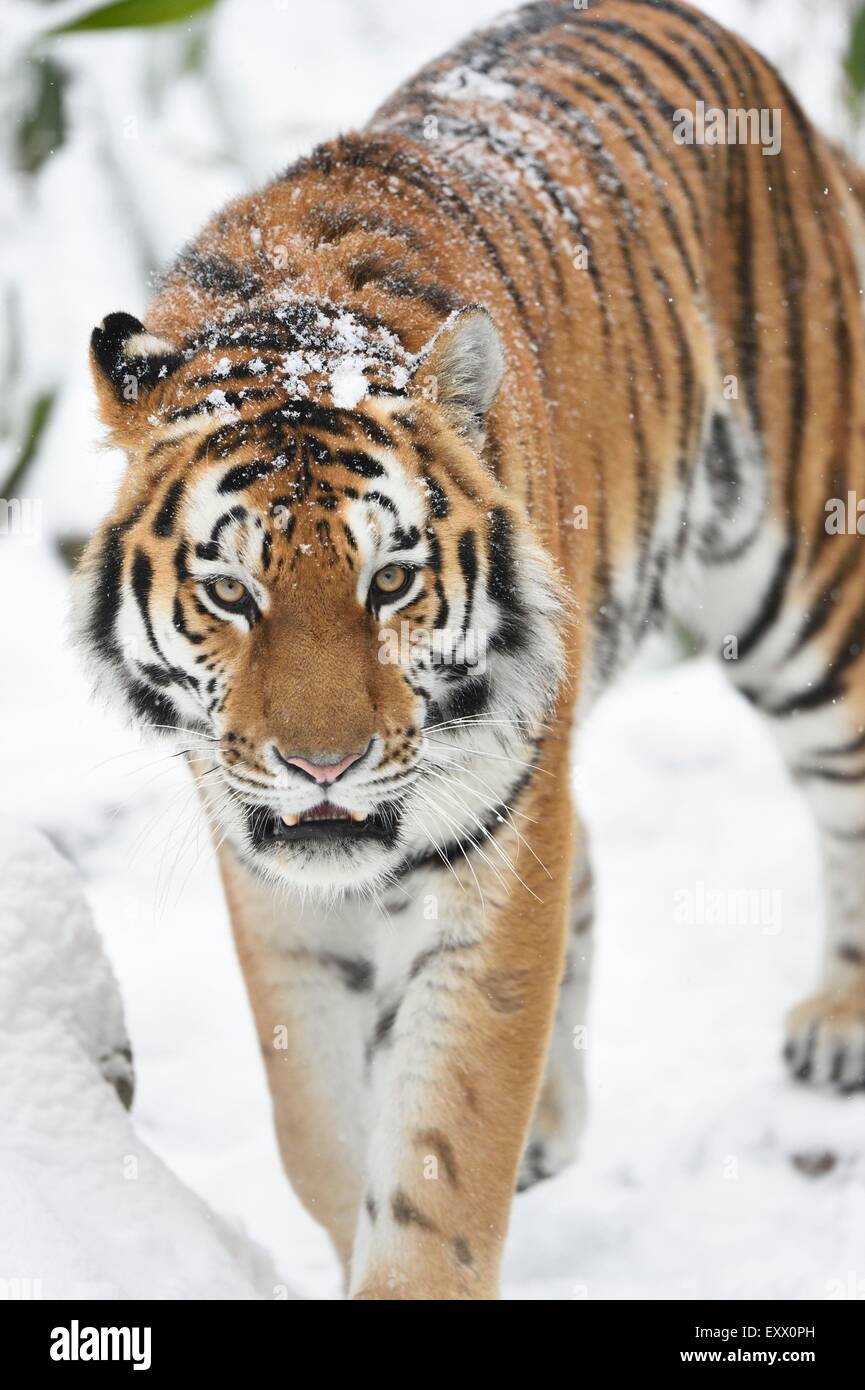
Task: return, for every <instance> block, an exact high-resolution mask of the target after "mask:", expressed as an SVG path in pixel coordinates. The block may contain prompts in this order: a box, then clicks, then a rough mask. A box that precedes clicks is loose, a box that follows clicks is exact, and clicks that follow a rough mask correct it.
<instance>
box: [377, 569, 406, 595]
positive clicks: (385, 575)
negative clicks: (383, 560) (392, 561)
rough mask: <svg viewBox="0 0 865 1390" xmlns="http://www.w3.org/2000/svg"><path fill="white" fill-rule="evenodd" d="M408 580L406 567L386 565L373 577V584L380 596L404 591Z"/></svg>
mask: <svg viewBox="0 0 865 1390" xmlns="http://www.w3.org/2000/svg"><path fill="white" fill-rule="evenodd" d="M407 579H408V570H407V569H406V567H405V565H385V567H384V569H380V570H379V571H378V573H377V574H376V575H374V577H373V581H372V582H373V584H374V585H375V587H376V588H377V589H378V591H379V593H380V594H395V593H397V592H398V590H400V589H402V588H403V587H404V585H405V583H406V581H407Z"/></svg>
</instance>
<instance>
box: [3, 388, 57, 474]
mask: <svg viewBox="0 0 865 1390" xmlns="http://www.w3.org/2000/svg"><path fill="white" fill-rule="evenodd" d="M56 403H57V393H56V392H55V391H43V392H42V393H41V395H38V396H36V397H35V399H34V400H33V401H32V403H31V406H30V413H29V416H28V419H27V425H26V428H25V431H24V440H23V443H22V445H21V448H20V450H19V453H18V458H17V459H16V461H15V463H14V464H13V466H12V471H11V473H10V474H9V476H8V477H7V478H6V479H5V480H4V481H3V483H2V486H0V496H2V497H7V498H8V497H14V496H15V494H16V492H17V490H18V488H19V487H20V486H21V484H22V483H23V481H24V476H25V474H26V473H27V470H28V469H29V467H30V465H31V463H32V462H33V460H34V458H35V457H36V452H37V450H38V448H39V444H40V441H41V439H42V436H43V434H44V433H45V429H46V426H47V425H48V421H49V420H50V419H51V415H52V413H53V411H54V406H55V405H56Z"/></svg>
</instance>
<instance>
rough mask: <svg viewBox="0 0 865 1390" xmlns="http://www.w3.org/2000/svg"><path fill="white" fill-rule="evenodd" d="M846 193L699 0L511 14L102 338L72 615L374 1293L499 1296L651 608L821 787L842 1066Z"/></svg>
mask: <svg viewBox="0 0 865 1390" xmlns="http://www.w3.org/2000/svg"><path fill="white" fill-rule="evenodd" d="M701 121H702V126H701V124H700V122H701ZM769 125H771V140H770V139H768V138H763V137H764V136H765V135H766V132H767V128H768V127H769ZM743 136H744V137H746V138H744V139H743ZM857 177H858V176H857V175H855V174H853V173H852V171H851V172H850V173H849V175H848V171H847V170H846V169H845V167H844V165H843V163H842V161H841V158H840V156H838V155H837V154H836V153H835V152H834V151H833V150H832V149H831V148H830V146H829V145H828V144H827V143H826V141H825V140H823V139H822V138H821V136H820V135H819V134H818V133H817V132H816V131H815V129H814V128H813V126H812V125H811V124H810V122H809V121H808V119H807V118H806V117H805V116H804V115H803V113H802V110H801V108H800V107H799V105H798V103H797V102H796V100H795V98H794V97H793V96H792V95H791V93H790V92H789V91H788V90H787V88H786V87H785V85H784V83H783V82H782V81H781V79H780V78H779V76H778V74H777V73H776V72H775V71H774V70H773V68H772V67H771V66H770V65H769V64H768V63H767V62H766V61H765V60H764V59H762V58H761V57H759V56H758V55H757V54H756V53H754V52H753V51H752V50H751V49H750V48H749V47H748V46H747V45H746V44H745V43H743V42H742V41H741V40H740V39H738V38H737V37H736V36H735V35H733V34H731V33H728V32H726V31H725V30H724V29H723V28H721V27H719V25H717V24H716V23H713V22H711V21H710V20H708V19H706V18H704V17H702V16H701V15H700V14H699V13H697V12H696V11H695V10H693V9H691V8H689V7H688V6H687V5H685V4H680V3H678V0H592V2H591V3H588V4H576V5H575V4H574V3H572V2H571V0H560V2H559V3H552V2H547V3H540V4H533V5H529V6H527V7H526V8H524V9H521V10H518V11H516V12H515V13H513V14H511V15H509V16H507V17H506V18H504V19H502V20H501V21H499V22H498V23H496V24H494V25H493V26H492V27H491V28H489V29H488V30H486V31H485V32H482V33H480V34H477V35H475V36H473V37H471V38H469V39H468V40H466V42H464V43H463V44H461V45H460V46H459V47H457V48H456V49H454V50H453V51H452V52H451V53H449V54H447V55H446V56H445V57H443V58H441V59H440V60H439V61H437V62H434V63H432V64H431V65H430V66H428V67H426V68H425V69H424V70H423V71H422V72H421V73H420V74H419V75H418V76H417V77H415V78H414V79H413V80H412V81H410V82H409V83H408V84H407V85H406V86H405V87H403V88H402V89H400V90H399V91H398V92H397V93H396V95H395V96H393V97H392V98H391V99H390V100H389V101H388V102H387V103H386V105H385V106H384V107H382V108H381V110H380V111H379V112H378V113H377V115H376V116H375V117H374V118H373V120H372V121H371V123H370V124H369V126H368V127H367V128H366V129H365V130H363V131H362V132H360V133H357V134H349V135H346V136H344V137H341V138H338V139H335V140H333V141H331V142H329V143H327V144H324V145H322V146H320V147H319V148H317V149H316V150H315V151H314V152H313V153H312V154H311V155H310V156H309V157H308V158H304V159H301V160H300V161H299V162H298V163H297V164H295V165H294V166H293V167H291V168H290V169H288V170H287V171H286V172H285V173H284V174H282V175H281V176H280V177H278V178H276V179H275V180H274V181H273V182H272V183H271V184H269V185H268V186H267V187H266V188H264V189H263V190H262V191H261V192H258V193H255V194H252V195H251V196H249V197H243V198H240V199H238V200H237V201H236V202H233V203H231V204H230V205H229V206H228V207H227V208H225V210H224V211H222V212H220V213H219V214H218V215H217V216H216V217H215V218H214V219H213V220H212V221H211V222H210V223H209V224H208V225H207V226H206V227H205V229H204V231H203V232H202V233H201V235H200V236H199V237H198V238H197V239H196V240H195V241H194V242H193V243H191V244H190V245H189V246H187V247H186V248H185V249H184V250H183V251H182V252H181V253H180V255H179V256H178V258H177V260H176V261H175V263H174V264H173V266H172V267H171V268H170V269H169V270H168V271H167V273H166V274H165V275H164V276H163V277H162V279H161V282H160V284H159V287H158V290H157V293H156V296H155V298H154V300H153V302H152V303H151V305H150V307H149V309H148V310H147V312H146V315H145V320H144V322H143V323H142V322H140V321H139V320H138V319H137V318H133V317H132V316H130V315H129V314H126V313H114V314H110V315H109V316H108V317H107V318H106V319H105V320H104V321H103V322H102V323H101V325H100V326H99V327H98V328H97V329H96V330H95V332H94V333H93V337H92V364H93V371H94V376H95V382H96V390H97V392H98V397H99V404H100V408H101V414H102V418H103V420H104V422H105V425H106V426H107V428H108V431H109V432H110V438H111V439H112V440H113V442H114V443H115V444H116V445H118V446H120V448H122V449H123V450H125V451H126V454H127V455H128V460H129V467H128V471H127V473H126V476H125V478H124V481H123V484H122V487H121V489H120V492H119V496H118V498H117V502H116V505H115V507H114V509H113V511H112V513H111V515H110V516H109V518H108V519H107V520H106V522H105V523H104V525H102V526H101V528H100V529H99V530H98V531H97V533H96V535H95V536H94V538H93V540H92V541H91V543H90V545H89V548H88V550H87V552H86V555H85V558H84V560H83V562H82V564H81V567H80V573H79V576H78V579H77V617H78V626H79V630H80V635H81V638H82V640H83V642H84V644H85V646H86V648H87V650H88V651H89V653H90V655H91V657H92V660H93V663H94V666H95V670H96V673H97V676H98V681H99V684H100V685H103V686H105V687H106V688H107V689H108V690H109V691H110V692H112V693H113V695H114V696H115V697H116V698H117V699H118V700H119V701H120V702H121V703H122V705H123V706H124V707H125V708H126V709H127V710H128V711H129V712H130V713H131V715H132V716H133V717H134V719H135V720H137V721H138V722H139V723H140V724H142V725H144V726H145V727H147V728H150V729H153V730H154V731H156V732H158V733H160V734H162V735H164V736H166V737H167V738H169V739H171V740H174V741H175V742H177V743H179V746H180V747H181V748H182V749H184V750H186V751H187V753H188V756H189V761H190V763H191V765H192V767H193V770H194V773H195V775H196V777H197V780H198V787H199V790H200V793H201V796H202V798H203V802H204V806H205V808H206V813H207V816H208V818H209V822H210V824H211V826H212V830H213V835H214V837H215V841H216V844H217V847H218V856H219V863H220V867H221V873H222V877H223V880H224V884H225V890H226V894H227V899H228V904H229V908H230V914H231V920H232V924H233V931H234V935H235V939H236V944H237V950H238V954H239V957H240V962H241V965H242V968H243V971H244V974H245V977H246V982H247V985H248V989H249V994H250V998H251V1003H252V1009H253V1011H254V1015H255V1019H256V1024H257V1028H258V1033H259V1036H260V1040H261V1046H262V1050H263V1052H264V1056H265V1062H266V1066H267V1072H268V1078H269V1083H270V1088H271V1092H272V1098H273V1107H274V1113H275V1123H276V1129H277V1134H278V1140H279V1145H280V1149H281V1153H282V1157H283V1160H284V1164H285V1168H286V1170H287V1173H288V1175H289V1177H290V1179H291V1181H292V1183H293V1184H294V1186H295V1188H296V1190H297V1192H298V1193H299V1194H300V1196H301V1198H302V1200H303V1201H304V1202H305V1204H306V1205H307V1207H308V1208H309V1210H310V1211H311V1212H312V1213H313V1214H314V1216H316V1217H317V1218H318V1220H319V1221H320V1222H322V1223H323V1224H324V1226H325V1227H326V1229H327V1230H328V1232H329V1233H330V1236H331V1237H332V1240H333V1243H334V1245H335V1247H336V1250H337V1252H338V1254H339V1256H340V1258H341V1260H342V1262H343V1265H344V1267H345V1270H346V1279H347V1285H348V1290H349V1293H350V1295H351V1296H352V1297H354V1298H358V1299H397V1298H409V1299H411V1298H442V1299H444V1298H490V1297H494V1296H495V1294H496V1291H497V1283H498V1269H499V1262H500V1257H501V1253H502V1245H503V1241H504V1238H505V1234H506V1230H507V1226H508V1216H509V1209H510V1205H511V1201H512V1195H513V1192H514V1189H515V1186H517V1185H527V1184H529V1183H532V1182H534V1181H535V1180H537V1179H539V1178H543V1177H545V1176H547V1175H549V1174H552V1173H554V1172H556V1171H557V1170H558V1169H560V1168H561V1167H562V1165H564V1164H566V1163H567V1162H568V1161H569V1160H570V1159H571V1158H572V1156H573V1154H574V1152H575V1146H576V1142H577V1137H578V1133H579V1130H580V1125H581V1122H582V1116H583V1108H584V1090H583V1079H582V1076H581V1070H580V1064H581V1059H582V1055H583V1054H582V1051H581V1050H580V1049H579V1048H575V1046H574V1030H575V1028H578V1027H579V1026H580V1025H582V1024H583V1022H584V1019H585V1011H586V989H587V977H588V969H589V958H590V955H591V927H592V874H591V867H590V863H589V855H588V846H587V841H586V833H585V829H584V827H583V825H582V823H581V821H580V819H579V815H578V812H577V810H576V809H575V807H574V805H573V803H572V793H571V772H570V759H569V752H570V749H571V745H572V739H573V729H574V725H575V720H576V721H579V720H580V719H581V718H582V717H583V716H584V714H585V711H586V710H587V708H588V707H589V706H590V705H591V703H592V701H593V700H594V699H595V697H596V696H597V695H598V694H599V692H601V691H602V690H604V689H605V688H606V687H608V686H609V685H610V684H611V682H613V681H614V680H615V679H616V678H617V677H618V676H619V674H620V673H621V672H622V671H623V670H624V669H625V667H626V666H627V665H628V663H629V662H630V661H631V659H632V657H633V656H634V653H635V652H636V651H637V649H638V648H639V647H640V644H641V643H642V641H643V639H644V638H645V637H646V635H647V634H648V633H650V632H652V631H653V630H656V629H658V628H660V627H663V626H665V625H669V624H672V623H675V624H677V625H679V626H681V627H684V628H685V629H686V630H688V631H689V632H690V633H691V634H692V635H693V637H694V638H695V640H697V641H698V642H699V643H700V644H701V645H702V646H703V647H704V648H705V649H706V650H708V651H714V652H715V653H717V654H718V655H719V657H722V658H724V660H723V667H724V669H725V670H726V672H727V673H728V675H729V676H730V679H731V680H732V682H733V684H734V685H735V687H737V688H738V689H739V690H740V691H741V692H742V693H743V694H744V695H745V697H746V698H747V699H748V700H750V701H751V703H752V704H753V706H754V707H755V708H756V709H757V710H758V711H760V712H761V713H762V715H763V716H764V717H765V720H766V722H767V725H768V728H769V729H770V730H771V731H772V733H773V734H774V735H775V736H776V738H777V739H778V740H779V741H780V745H781V748H782V750H783V753H784V755H785V757H786V759H787V761H788V763H789V766H790V769H791V771H792V774H793V776H794V778H795V779H796V781H797V782H798V784H799V786H800V787H801V788H802V790H803V791H804V793H805V794H806V796H807V797H808V799H809V800H810V802H811V804H812V806H813V809H814V812H815V814H816V820H817V824H818V826H819V833H820V838H821V843H822V848H823V857H824V866H825V901H826V917H827V926H828V939H827V945H826V955H825V969H824V972H823V976H822V979H821V981H820V984H819V988H818V991H817V993H815V995H814V996H813V997H812V998H810V999H809V1000H807V1002H805V1003H803V1004H801V1005H800V1006H799V1007H798V1008H796V1009H794V1010H793V1012H792V1013H791V1015H790V1017H789V1020H788V1023H787V1043H786V1057H787V1061H788V1064H789V1067H790V1068H791V1070H792V1072H793V1074H794V1075H795V1076H796V1077H798V1078H800V1079H802V1080H803V1081H811V1082H813V1083H817V1084H821V1085H822V1084H828V1085H831V1086H834V1087H836V1088H837V1089H839V1090H840V1091H845V1092H846V1091H849V1090H854V1089H856V1088H861V1087H862V1086H863V1083H865V558H863V557H865V550H863V547H862V546H861V545H860V536H859V535H858V533H857V527H856V525H855V524H854V525H852V526H846V527H843V528H840V533H839V534H835V532H836V531H838V530H839V528H837V527H832V526H827V524H826V522H827V511H826V508H827V503H829V502H830V501H831V499H835V498H838V499H847V496H848V493H849V492H851V491H853V492H855V490H856V488H857V487H858V486H859V485H860V484H861V483H862V481H863V479H865V391H863V382H865V322H863V311H862V289H861V283H862V282H861V276H860V256H861V253H862V249H863V246H865V234H863V231H865V229H863V217H862V213H861V211H860V208H859V206H858V205H857V201H856V198H855V197H854V196H851V191H850V187H849V179H850V178H857Z"/></svg>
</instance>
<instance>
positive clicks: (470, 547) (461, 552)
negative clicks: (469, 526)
mask: <svg viewBox="0 0 865 1390" xmlns="http://www.w3.org/2000/svg"><path fill="white" fill-rule="evenodd" d="M457 557H458V559H459V562H460V569H461V570H462V572H463V583H464V584H465V588H466V597H465V613H464V615H463V632H467V631H468V628H469V623H470V622H471V616H472V607H473V605H474V599H475V583H476V581H477V577H478V554H477V547H476V545H475V533H474V531H463V533H462V535H461V536H460V538H459V544H458V546H457Z"/></svg>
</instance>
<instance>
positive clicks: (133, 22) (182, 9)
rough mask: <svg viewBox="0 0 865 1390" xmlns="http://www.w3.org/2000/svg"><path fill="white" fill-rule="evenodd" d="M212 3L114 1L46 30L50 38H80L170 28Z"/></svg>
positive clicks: (207, 0) (189, 0)
mask: <svg viewBox="0 0 865 1390" xmlns="http://www.w3.org/2000/svg"><path fill="white" fill-rule="evenodd" d="M215 3H216V0H116V3H115V4H113V5H100V6H99V8H98V9H97V10H91V11H90V13H89V14H83V15H79V17H78V18H77V19H70V20H69V21H68V22H67V23H66V24H59V25H58V26H57V28H55V29H51V30H49V32H50V33H51V34H80V33H84V32H85V31H87V30H92V29H139V28H143V27H145V26H147V25H151V24H173V23H175V21H177V20H178V19H188V18H189V17H190V15H194V14H199V13H200V12H201V11H202V10H209V9H212V7H213V5H214V4H215Z"/></svg>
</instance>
